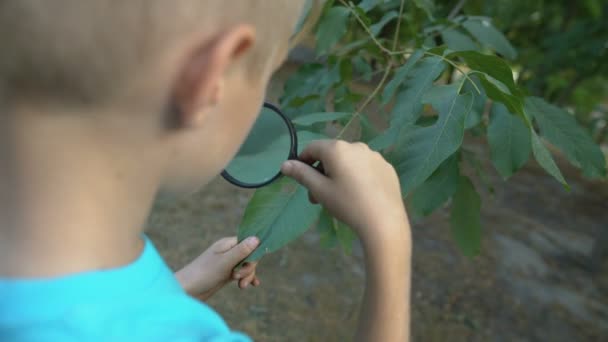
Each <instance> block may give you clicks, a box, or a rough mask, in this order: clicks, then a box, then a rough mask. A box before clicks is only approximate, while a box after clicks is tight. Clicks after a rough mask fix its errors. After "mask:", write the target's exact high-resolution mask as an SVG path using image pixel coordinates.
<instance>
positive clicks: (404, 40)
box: [239, 0, 606, 259]
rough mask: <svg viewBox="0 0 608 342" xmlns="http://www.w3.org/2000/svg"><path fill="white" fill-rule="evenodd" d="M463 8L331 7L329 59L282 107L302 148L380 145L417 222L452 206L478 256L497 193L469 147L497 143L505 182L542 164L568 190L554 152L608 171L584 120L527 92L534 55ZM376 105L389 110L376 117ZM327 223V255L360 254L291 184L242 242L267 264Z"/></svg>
mask: <svg viewBox="0 0 608 342" xmlns="http://www.w3.org/2000/svg"><path fill="white" fill-rule="evenodd" d="M480 1H482V0H471V1H469V2H468V3H467V5H466V6H465V9H464V10H465V12H466V13H467V14H471V11H472V9H475V8H476V7H475V5H476V4H478V3H479V2H480ZM531 1H532V2H533V3H535V1H537V0H531ZM590 1H591V2H593V0H590ZM498 2H499V3H503V1H498ZM489 3H490V2H488V3H485V2H484V4H486V5H484V6H485V7H484V6H478V7H479V8H477V10H476V13H473V14H487V12H491V10H492V9H494V8H495V7H496V6H495V5H488V4H489ZM533 5H534V4H530V6H532V7H533ZM452 6H453V4H452V2H450V4H449V5H447V4H445V3H444V2H441V1H439V0H437V1H432V0H419V1H413V2H404V1H400V0H362V1H355V2H354V3H353V2H347V1H344V0H338V1H333V2H331V1H330V2H327V3H326V6H325V8H324V13H323V15H322V16H321V19H320V21H319V23H318V24H317V26H316V32H315V37H316V38H317V45H316V51H317V53H318V54H319V55H320V57H321V58H319V59H318V62H314V63H306V64H304V65H302V66H301V67H300V68H299V69H298V70H297V71H296V72H295V73H294V74H293V75H292V76H291V77H290V79H289V80H288V81H287V82H286V84H285V89H284V94H283V96H282V97H281V100H280V102H281V106H282V107H283V109H284V110H285V111H286V113H288V115H289V116H290V117H291V118H293V120H294V122H295V123H296V125H298V127H300V128H302V127H304V128H306V130H307V131H306V132H300V133H299V137H300V140H301V142H302V143H301V144H300V145H301V146H303V145H305V144H306V143H307V142H308V141H310V140H311V139H315V138H318V137H324V136H325V135H324V134H329V136H330V137H331V138H347V139H349V140H360V141H364V142H368V143H369V145H370V147H372V148H373V149H375V150H377V151H380V152H381V153H383V155H384V156H385V157H386V158H387V160H389V162H391V163H392V164H393V166H394V167H395V169H396V170H397V172H398V174H399V177H400V180H401V185H402V189H401V190H402V193H403V196H404V198H406V197H407V198H408V199H409V201H408V204H409V208H410V209H411V211H413V213H414V214H415V215H429V214H430V213H432V212H433V211H434V210H436V209H438V208H440V207H442V206H443V205H445V204H446V203H451V224H452V234H453V237H454V241H455V242H456V244H457V245H458V246H459V247H460V250H461V251H462V252H463V253H464V254H465V255H475V254H476V253H478V252H479V250H480V248H481V240H482V239H481V221H480V210H481V198H480V195H479V194H478V192H477V190H476V188H475V186H474V185H473V184H474V183H475V184H481V185H484V186H485V187H487V188H489V189H491V188H492V185H491V184H488V180H487V177H486V176H485V175H484V170H483V168H482V167H481V166H480V165H481V163H480V162H479V160H480V159H483V158H484V157H485V156H483V155H477V154H476V153H474V152H471V151H469V150H465V149H463V147H462V143H463V140H464V137H465V136H466V135H468V134H470V135H474V136H476V137H481V138H485V139H487V141H488V145H489V148H490V157H491V160H492V164H493V165H494V167H495V168H496V170H497V171H498V173H499V174H500V175H501V176H502V177H503V178H504V179H507V178H509V177H510V176H512V175H513V174H514V173H515V172H517V171H518V170H519V169H520V168H521V167H523V165H524V164H525V163H526V162H527V161H528V159H529V157H530V152H532V155H533V156H534V158H535V159H536V161H537V162H538V163H539V164H540V166H541V167H543V168H544V169H545V170H546V171H547V173H548V174H549V175H551V176H553V177H554V178H556V179H557V180H558V181H559V182H560V183H562V184H564V185H565V186H567V183H566V180H565V179H564V177H563V175H562V174H561V172H560V170H559V168H558V166H557V164H556V163H555V161H554V159H553V157H552V155H551V152H550V151H549V149H548V148H547V147H546V146H545V140H547V141H548V142H550V143H551V144H552V145H553V146H554V147H556V148H557V149H559V150H560V151H561V152H562V153H563V154H564V155H565V157H566V158H567V159H568V160H569V161H570V162H571V163H572V164H574V165H575V166H577V167H579V168H581V169H582V170H583V173H584V174H585V175H586V176H589V177H605V176H606V160H605V159H604V156H603V155H602V153H601V151H600V149H599V148H598V147H597V145H596V144H595V143H594V142H593V140H592V138H591V137H590V135H589V134H588V133H587V131H586V130H585V129H583V128H581V127H580V126H579V124H578V123H577V120H576V118H575V116H573V115H572V114H570V113H569V112H568V111H566V110H563V109H560V108H559V107H556V106H554V105H550V104H549V103H547V102H545V101H544V100H542V99H540V98H537V97H527V94H529V93H530V92H532V93H534V89H533V87H532V89H531V88H530V87H529V86H530V85H531V83H530V82H528V81H526V80H524V82H523V83H524V84H525V85H526V87H522V84H521V82H520V80H521V76H523V74H522V72H521V70H520V69H521V68H526V67H527V66H526V65H525V64H524V63H522V64H523V66H522V65H520V64H519V61H520V60H524V61H525V59H526V58H529V57H530V55H529V51H528V50H529V49H530V47H529V46H528V45H525V44H524V45H525V47H526V48H525V51H524V52H523V53H522V52H520V53H518V51H516V50H515V48H514V47H513V45H512V44H511V43H510V42H509V39H507V37H506V36H505V35H504V34H503V33H502V30H500V29H498V28H497V27H496V26H494V20H491V19H490V18H489V17H482V16H470V15H459V13H454V14H450V15H449V16H448V14H447V13H448V12H451V11H452ZM598 6H599V7H598ZM604 7H605V6H604ZM604 7H603V6H600V5H597V6H596V4H595V3H593V4H592V5H590V6H589V11H591V12H593V13H596V14H597V13H600V12H601V13H603V12H602V11H603V9H604ZM598 8H599V9H598ZM457 9H458V8H457ZM456 12H458V11H456ZM496 13H499V12H496ZM497 20H498V18H497ZM499 23H500V22H499ZM514 25H515V26H517V25H519V24H517V23H516V24H514ZM596 25H599V26H602V25H604V24H603V23H596ZM499 27H500V26H499ZM518 27H519V26H518ZM581 30H582V31H581V32H588V30H587V29H583V28H581ZM598 30H599V29H598ZM510 32H511V31H510ZM575 36H576V35H575ZM510 37H511V34H510V35H509V38H510ZM558 37H559V36H558ZM516 41H518V42H519V40H516ZM516 45H519V44H516ZM503 58H506V60H505V59H503ZM507 60H509V62H507ZM603 68H604V67H603V66H601V67H600V69H602V70H603ZM514 69H515V70H516V71H520V72H515V73H514V71H513V70H514ZM525 72H527V71H524V72H523V73H525ZM514 75H515V76H520V78H519V79H517V77H514ZM362 81H372V82H371V86H372V88H373V90H370V91H368V92H366V93H365V94H362V93H360V90H359V91H357V90H355V89H360V88H358V87H355V86H354V83H358V82H359V83H360V82H362ZM558 88H559V87H558ZM556 89H557V88H556ZM581 99H585V95H584V94H582V95H581ZM372 102H373V103H375V104H377V106H378V108H377V109H375V110H374V113H373V114H371V115H370V113H369V109H368V105H369V104H370V103H372ZM490 108H491V110H490ZM309 113H313V114H309ZM372 123H373V124H372ZM332 132H333V133H332ZM465 170H474V174H472V175H471V174H470V172H468V171H467V172H465ZM465 174H466V175H468V177H467V176H465ZM473 176H474V177H473ZM469 177H473V179H471V178H469ZM345 200H348V199H345ZM315 222H317V228H318V230H319V232H320V235H321V241H322V244H324V245H327V246H334V245H337V244H341V245H342V246H343V247H344V248H345V249H347V250H348V249H349V246H350V244H351V242H352V240H353V237H354V235H353V233H352V231H351V230H350V229H349V228H348V227H345V226H344V224H342V223H340V222H339V221H337V220H336V219H335V218H332V217H331V215H329V213H327V212H326V211H324V210H321V209H320V208H319V207H317V206H313V205H311V204H310V203H309V202H308V199H307V196H306V191H305V189H303V188H302V187H300V186H298V185H296V184H294V183H293V182H290V181H288V180H285V179H282V180H281V181H279V182H277V183H275V184H273V185H271V186H269V187H267V188H263V189H260V190H258V191H257V192H256V194H255V195H254V197H253V199H252V201H251V203H250V204H249V206H248V208H247V210H246V213H245V217H244V219H243V223H242V225H241V227H240V229H239V237H240V238H243V237H245V236H248V235H250V234H255V235H257V236H259V237H260V238H261V239H262V246H261V247H260V248H259V249H258V250H259V251H258V252H256V254H255V255H253V256H252V259H257V258H259V257H260V256H261V255H262V254H264V253H266V252H271V251H274V250H276V249H278V248H280V247H281V246H282V245H284V244H286V243H287V242H289V241H290V240H292V239H294V238H296V237H297V236H299V235H300V234H301V233H302V232H304V231H305V230H306V229H307V228H308V227H309V226H312V225H313V224H314V223H315Z"/></svg>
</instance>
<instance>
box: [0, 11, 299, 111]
mask: <svg viewBox="0 0 608 342" xmlns="http://www.w3.org/2000/svg"><path fill="white" fill-rule="evenodd" d="M303 3H304V0H298V1H295V0H176V1H170V0H86V1H85V0H52V1H49V0H0V46H1V49H2V52H0V86H2V87H3V88H4V90H5V92H6V93H7V94H8V96H11V94H12V95H13V96H14V95H16V94H23V93H25V94H35V95H37V96H44V97H49V98H53V99H61V101H72V102H78V103H85V104H86V103H98V102H101V101H105V100H107V99H108V97H110V96H111V94H112V90H113V89H115V88H116V87H117V86H118V85H120V84H121V83H123V82H125V81H127V80H128V78H129V77H130V76H132V75H133V73H134V72H137V71H138V70H140V69H138V68H139V67H140V66H141V65H142V64H145V63H146V62H148V61H150V60H153V59H154V58H157V57H158V56H159V54H161V53H163V51H164V50H166V49H167V48H169V46H170V44H171V43H172V41H174V40H176V39H177V38H178V37H179V36H180V35H185V34H191V33H194V32H197V31H200V30H205V29H206V30H211V29H215V30H221V28H223V27H228V26H229V25H233V24H237V23H248V24H251V25H253V26H254V27H255V28H256V30H257V32H258V34H257V36H258V43H256V45H255V47H254V49H252V51H251V52H249V53H248V55H247V56H246V57H245V58H246V59H247V63H250V65H249V66H250V68H248V69H254V70H255V68H256V67H257V66H260V65H261V63H263V62H266V61H264V59H265V57H266V58H268V51H269V50H271V49H272V48H273V46H272V45H273V44H277V42H283V41H286V39H287V38H288V37H289V36H290V35H291V34H292V31H293V28H294V26H295V23H296V20H297V18H298V16H299V15H300V12H301V9H302V7H303ZM309 26H310V25H309Z"/></svg>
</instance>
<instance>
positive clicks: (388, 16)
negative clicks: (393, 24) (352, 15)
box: [369, 11, 399, 36]
mask: <svg viewBox="0 0 608 342" xmlns="http://www.w3.org/2000/svg"><path fill="white" fill-rule="evenodd" d="M398 16H399V13H398V12H397V11H390V12H387V13H385V14H384V16H383V17H382V19H380V21H378V22H377V23H375V24H374V25H372V26H370V27H369V30H370V31H371V32H372V34H373V35H374V36H378V34H380V32H381V31H382V29H383V28H384V26H386V24H388V23H389V22H390V21H391V20H393V19H395V18H397V17H398Z"/></svg>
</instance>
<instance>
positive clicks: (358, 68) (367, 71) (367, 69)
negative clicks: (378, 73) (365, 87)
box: [352, 56, 374, 81]
mask: <svg viewBox="0 0 608 342" xmlns="http://www.w3.org/2000/svg"><path fill="white" fill-rule="evenodd" d="M352 62H353V68H354V69H355V72H356V73H357V76H359V77H360V79H362V80H363V81H370V80H371V79H372V74H373V72H374V70H373V69H372V66H371V65H370V64H369V63H368V62H367V61H366V60H365V59H364V58H363V57H361V56H355V57H353V59H352Z"/></svg>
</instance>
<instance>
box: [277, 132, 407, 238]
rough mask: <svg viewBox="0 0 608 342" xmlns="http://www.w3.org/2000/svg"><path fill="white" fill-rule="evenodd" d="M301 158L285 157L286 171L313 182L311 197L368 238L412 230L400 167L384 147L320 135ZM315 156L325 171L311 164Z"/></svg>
mask: <svg viewBox="0 0 608 342" xmlns="http://www.w3.org/2000/svg"><path fill="white" fill-rule="evenodd" d="M300 160H302V161H303V162H299V161H296V160H291V161H288V162H286V163H285V164H284V165H283V168H282V171H283V173H284V174H285V175H287V176H290V177H292V178H294V179H295V180H297V181H298V182H299V183H301V184H302V185H304V186H305V187H306V188H308V190H309V192H310V197H311V201H313V202H319V203H321V204H322V205H323V206H324V207H325V208H327V210H328V211H329V212H330V213H331V214H332V215H334V216H335V217H336V218H337V219H339V220H341V221H343V222H344V223H346V224H348V225H349V226H351V227H352V228H353V229H354V230H355V231H356V232H357V233H358V235H359V236H360V237H361V240H362V241H363V242H365V240H367V239H373V238H377V237H378V235H379V234H383V235H384V236H392V237H395V234H396V233H406V234H408V233H409V231H408V229H407V228H408V227H409V226H408V225H407V215H406V212H405V207H404V205H403V200H402V198H401V191H400V185H399V179H398V177H397V173H396V172H395V169H394V168H393V167H392V166H391V165H390V164H389V163H388V162H386V161H385V160H384V158H382V156H381V155H380V154H379V153H377V152H374V151H372V150H370V149H369V148H368V147H367V145H365V144H362V143H354V144H351V143H347V142H345V141H340V140H318V141H314V142H312V143H310V145H308V147H307V148H306V149H305V150H304V151H303V152H302V154H301V155H300ZM316 161H320V162H322V163H323V167H324V169H325V173H326V175H323V174H321V173H319V172H318V171H316V170H315V169H313V168H312V167H311V166H309V165H308V164H312V163H314V162H316ZM403 228H406V229H403ZM384 233H387V234H384Z"/></svg>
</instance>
